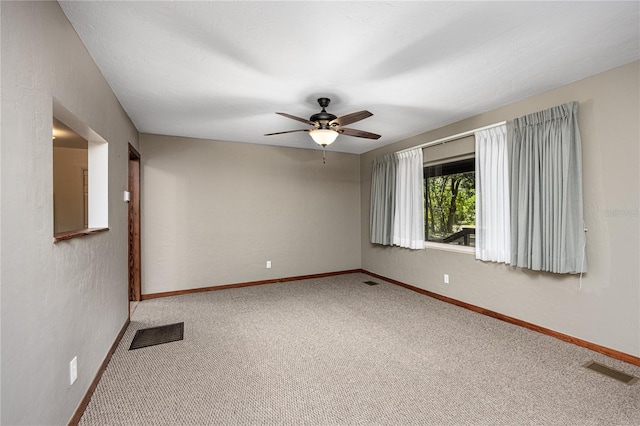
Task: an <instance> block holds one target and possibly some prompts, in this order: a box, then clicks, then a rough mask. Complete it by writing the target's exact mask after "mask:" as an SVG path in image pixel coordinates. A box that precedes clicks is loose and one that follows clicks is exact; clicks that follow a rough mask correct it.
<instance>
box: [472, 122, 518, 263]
mask: <svg viewBox="0 0 640 426" xmlns="http://www.w3.org/2000/svg"><path fill="white" fill-rule="evenodd" d="M475 137H476V259H479V260H484V261H490V262H502V263H509V262H510V259H511V229H510V227H511V225H510V210H509V207H510V203H509V155H508V147H507V126H506V125H502V126H498V127H493V128H491V129H485V130H481V131H478V132H476V133H475Z"/></svg>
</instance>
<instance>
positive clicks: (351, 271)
mask: <svg viewBox="0 0 640 426" xmlns="http://www.w3.org/2000/svg"><path fill="white" fill-rule="evenodd" d="M357 272H362V269H349V270H347V271H336V272H325V273H322V274H310V275H299V276H296V277H285V278H273V279H270V280H260V281H249V282H244V283H236V284H223V285H216V286H211V287H199V288H190V289H186V290H175V291H165V292H162V293H149V294H143V295H142V300H148V299H156V298H158V297H169V296H180V295H182V294H191V293H202V292H205V291H216V290H225V289H228V288H240V287H251V286H254V285H263V284H275V283H284V282H288V281H299V280H309V279H313V278H325V277H332V276H335V275H344V274H354V273H357Z"/></svg>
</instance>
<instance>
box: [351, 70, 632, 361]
mask: <svg viewBox="0 0 640 426" xmlns="http://www.w3.org/2000/svg"><path fill="white" fill-rule="evenodd" d="M639 68H640V67H639V63H638V62H635V63H632V64H628V65H626V66H623V67H620V68H617V69H614V70H610V71H608V72H605V73H602V74H599V75H596V76H593V77H590V78H587V79H585V80H582V81H579V82H576V83H573V84H571V85H568V86H565V87H562V88H559V89H556V90H552V91H550V92H547V93H544V94H541V95H538V96H534V97H532V98H529V99H526V100H523V101H520V102H516V103H514V104H511V105H507V106H504V107H501V108H497V109H495V110H492V111H489V112H487V113H485V114H481V115H478V116H475V117H472V118H469V119H467V120H463V121H460V122H457V123H454V124H451V125H449V126H446V127H443V128H440V129H437V130H434V131H432V132H429V133H426V134H423V135H419V136H416V137H413V138H411V139H407V140H404V141H401V142H398V143H396V144H394V145H391V146H387V147H384V148H381V149H378V150H375V151H370V152H368V153H366V154H364V155H362V157H361V167H360V169H361V180H362V188H361V189H362V192H361V198H362V267H363V269H365V270H368V271H371V272H375V273H378V274H381V275H384V276H386V277H389V278H393V279H396V280H399V281H402V282H405V283H408V284H411V285H414V286H416V287H420V288H423V289H426V290H429V291H432V292H435V293H438V294H442V295H445V296H448V297H452V298H454V299H458V300H461V301H464V302H467V303H470V304H473V305H477V306H480V307H483V308H487V309H490V310H493V311H496V312H500V313H503V314H506V315H509V316H512V317H515V318H519V319H521V320H524V321H528V322H531V323H534V324H538V325H540V326H543V327H546V328H549V329H552V330H555V331H558V332H561V333H564V334H568V335H571V336H575V337H578V338H580V339H584V340H586V341H590V342H593V343H596V344H599V345H603V346H605V347H608V348H612V349H616V350H618V351H622V352H624V353H627V354H631V355H635V356H640V266H639V265H640V226H639V224H640V218H639V217H638V209H639V200H640V190H639V182H640V177H639V171H638V170H639V168H638V164H639V161H638V160H639V158H640V150H639V141H640V129H639V126H640V124H639V120H638V117H640V85H639V82H640V73H639ZM574 100H575V101H578V102H579V104H580V105H579V125H580V132H581V135H582V143H583V174H584V176H583V190H584V212H585V214H584V217H585V222H586V227H587V228H588V230H589V231H588V234H587V239H588V241H587V259H588V264H589V273H587V274H585V275H584V277H583V282H582V291H578V288H579V284H580V283H579V277H578V276H569V275H554V274H550V273H539V272H532V271H528V270H521V269H513V268H511V267H509V266H506V265H504V264H492V263H483V262H480V261H476V260H475V259H474V256H473V255H469V254H461V253H452V252H447V251H442V250H435V249H428V250H422V251H410V250H406V249H399V248H389V247H382V246H378V245H373V244H371V243H370V242H369V203H370V191H371V162H372V160H373V158H375V157H376V156H378V155H382V154H385V153H388V152H392V151H397V150H400V149H404V148H408V147H411V146H416V145H418V144H421V143H424V142H428V141H431V140H436V139H439V138H442V137H445V136H450V135H454V134H457V133H461V132H464V131H468V130H472V129H475V128H478V127H481V126H486V125H490V124H493V123H496V122H500V121H503V120H509V119H512V118H516V117H520V116H522V115H525V114H529V113H532V112H536V111H540V110H543V109H545V108H549V107H552V106H555V105H558V104H562V103H565V102H569V101H574ZM445 273H446V274H449V276H450V279H451V283H450V284H448V285H445V284H443V274H445Z"/></svg>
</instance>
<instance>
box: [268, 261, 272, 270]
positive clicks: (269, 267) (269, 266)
mask: <svg viewBox="0 0 640 426" xmlns="http://www.w3.org/2000/svg"><path fill="white" fill-rule="evenodd" d="M267 269H271V261H270V260H267Z"/></svg>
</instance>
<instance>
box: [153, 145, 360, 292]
mask: <svg viewBox="0 0 640 426" xmlns="http://www.w3.org/2000/svg"><path fill="white" fill-rule="evenodd" d="M309 143H311V140H309ZM140 149H141V152H140V153H141V155H142V163H141V166H142V189H141V197H142V209H141V210H142V212H141V222H142V224H141V226H142V229H141V236H142V248H141V251H142V292H143V294H149V293H159V292H165V291H174V290H183V289H192V288H198V287H208V286H215V285H223V284H233V283H241V282H248V281H258V280H268V279H274V278H282V277H291V276H299V275H306V274H315V273H323V272H331V271H341V270H348V269H356V268H360V159H359V156H357V155H353V154H339V153H333V152H328V153H327V163H326V164H323V163H322V152H320V151H317V150H306V149H295V148H278V147H273V146H262V145H252V144H238V143H229V142H216V141H210V140H200V139H188V138H178V137H168V136H157V135H146V134H143V135H141V137H140ZM267 260H271V261H272V269H266V268H265V264H266V261H267Z"/></svg>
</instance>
